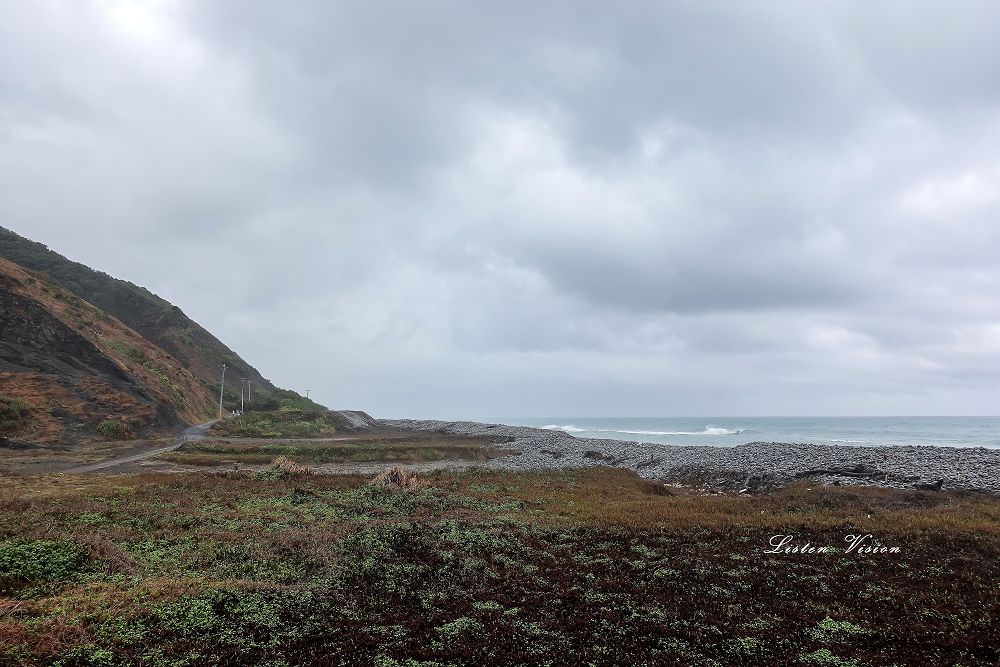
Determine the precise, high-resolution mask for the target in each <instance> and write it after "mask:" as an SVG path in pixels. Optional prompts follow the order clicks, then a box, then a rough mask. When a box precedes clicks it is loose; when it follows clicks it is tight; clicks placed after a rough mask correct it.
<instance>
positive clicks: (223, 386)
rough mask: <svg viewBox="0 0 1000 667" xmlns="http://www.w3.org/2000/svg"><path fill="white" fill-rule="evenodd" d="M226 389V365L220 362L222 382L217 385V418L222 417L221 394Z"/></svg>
mask: <svg viewBox="0 0 1000 667" xmlns="http://www.w3.org/2000/svg"><path fill="white" fill-rule="evenodd" d="M225 391H226V365H225V364H222V384H220V385H219V419H222V394H223V392H225Z"/></svg>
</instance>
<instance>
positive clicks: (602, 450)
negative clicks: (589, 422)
mask: <svg viewBox="0 0 1000 667" xmlns="http://www.w3.org/2000/svg"><path fill="white" fill-rule="evenodd" d="M378 423H379V424H380V425H382V426H384V427H386V428H393V429H405V430H417V431H440V432H444V433H450V434H456V435H482V436H491V437H495V438H497V439H498V440H499V441H502V442H503V443H504V445H503V447H504V448H505V449H512V450H517V451H519V452H520V454H519V455H514V456H505V457H501V458H497V459H493V460H491V461H489V462H488V463H486V464H484V466H486V467H489V468H497V469H507V470H531V469H542V468H569V467H582V466H594V465H605V466H615V467H621V468H628V469H630V470H634V471H636V472H637V473H638V474H640V475H642V476H643V477H646V478H649V479H657V480H664V481H668V482H670V481H675V482H676V481H681V482H687V483H693V484H697V485H701V486H704V487H707V488H711V489H717V490H733V489H735V490H739V491H752V490H754V489H757V488H763V487H767V486H774V485H777V484H783V483H786V482H788V481H790V480H793V479H795V478H807V479H813V480H816V481H817V482H818V483H824V484H865V485H877V486H887V487H894V488H924V489H929V490H937V489H941V488H944V489H979V490H984V491H989V492H992V493H1000V449H988V448H984V447H933V446H893V447H855V446H848V445H842V446H836V445H813V444H805V443H776V442H751V443H747V444H744V445H739V446H736V447H712V446H704V445H691V446H678V445H664V444H656V443H644V442H636V441H628V442H626V441H621V440H606V439H596V438H577V437H574V436H572V435H570V434H568V433H565V432H563V431H557V430H547V429H539V428H531V427H526V426H507V425H504V424H483V423H478V422H467V421H454V422H449V421H436V420H412V419H391V420H378Z"/></svg>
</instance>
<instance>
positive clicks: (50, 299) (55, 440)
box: [0, 259, 216, 445]
mask: <svg viewBox="0 0 1000 667" xmlns="http://www.w3.org/2000/svg"><path fill="white" fill-rule="evenodd" d="M0 312H2V313H3V317H2V318H0V431H2V432H0V437H7V438H9V439H10V440H11V441H13V442H15V443H17V442H23V443H32V444H41V445H61V444H71V443H75V442H80V441H81V440H85V439H107V438H112V439H114V438H128V437H140V436H146V435H150V434H155V433H161V432H166V431H172V430H174V429H176V428H179V427H180V426H182V425H184V424H193V423H198V422H203V421H205V420H207V419H210V418H211V417H212V416H213V415H214V413H215V411H216V403H215V400H216V399H215V398H214V396H213V394H212V392H211V391H210V389H209V388H208V387H207V386H206V385H205V383H204V382H203V381H201V379H200V378H198V377H196V376H195V375H194V374H193V373H192V372H190V371H189V370H187V369H185V368H184V367H183V366H182V365H181V364H180V363H179V362H178V361H177V360H176V359H175V358H173V357H172V356H171V355H169V354H167V353H166V352H164V351H163V350H161V349H160V348H158V347H157V346H155V345H153V344H151V343H150V342H149V341H147V340H146V339H145V338H143V337H142V336H141V335H139V334H138V333H136V332H135V331H133V330H132V329H130V328H129V327H127V326H125V325H124V324H123V323H122V322H120V321H119V320H117V319H116V318H114V317H112V316H111V315H108V314H107V313H105V312H103V311H101V310H99V309H98V308H96V307H94V306H93V305H91V304H89V303H87V302H85V301H83V300H82V299H80V298H79V297H77V296H76V295H74V294H72V293H70V292H69V291H68V290H66V289H64V288H62V287H61V286H60V285H59V284H57V283H56V282H55V281H54V280H52V279H51V278H49V277H48V276H45V275H43V274H34V273H31V272H28V271H26V270H25V269H24V268H22V267H20V266H18V265H16V264H14V263H12V262H10V261H7V260H4V259H0Z"/></svg>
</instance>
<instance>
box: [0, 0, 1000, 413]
mask: <svg viewBox="0 0 1000 667" xmlns="http://www.w3.org/2000/svg"><path fill="white" fill-rule="evenodd" d="M0 10H2V15H0V18H2V20H0V202H2V205H0V206H2V207H0V225H3V226H6V227H9V228H12V229H13V230H15V231H17V232H19V233H20V234H23V235H25V236H28V237H31V238H33V239H35V240H38V241H42V242H43V243H46V244H48V245H49V246H51V247H52V248H54V249H55V250H57V251H59V252H61V253H63V254H66V255H68V256H70V257H71V258H74V259H78V260H80V261H83V262H85V263H87V264H89V265H90V266H93V267H95V268H99V269H102V270H105V271H107V272H109V273H111V274H113V275H115V276H118V277H122V278H126V279H128V280H131V281H132V282H135V283H138V284H142V285H145V286H147V287H149V288H150V289H152V290H153V291H155V292H157V293H159V294H160V295H161V296H163V297H165V298H166V299H168V300H170V301H171V302H173V303H176V304H177V305H179V306H180V307H181V308H183V309H184V310H185V311H186V312H187V313H188V314H189V315H190V316H192V317H193V318H194V319H196V320H197V321H199V322H200V323H202V324H203V325H205V326H206V327H207V328H208V329H210V330H211V331H212V332H213V333H215V334H216V335H217V336H219V338H221V339H222V340H224V341H225V342H226V343H228V344H229V345H230V346H232V347H233V348H234V349H235V350H236V351H237V352H239V353H240V354H241V355H243V356H244V357H245V358H246V359H247V360H248V361H250V362H251V363H253V364H254V365H256V366H257V367H258V368H259V369H260V370H261V372H263V373H264V375H265V376H267V377H269V378H271V379H272V380H274V381H275V382H276V383H278V384H281V385H285V386H290V387H293V388H295V389H298V390H300V391H303V390H305V389H311V390H312V392H313V396H314V397H316V398H318V399H319V400H320V401H322V402H325V403H327V404H328V405H331V406H333V407H352V408H361V409H367V410H369V411H371V412H373V413H375V414H377V415H379V416H401V417H402V416H414V417H416V416H426V417H440V418H460V417H504V416H545V415H553V416H556V415H560V416H579V415H621V416H628V415H647V416H670V415H744V414H751V415H752V414H758V415H787V414H806V415H821V414H997V413H998V412H1000V38H998V36H997V26H1000V3H997V2H994V1H992V0H987V1H983V2H955V1H952V2H939V1H934V2H919V1H915V0H907V1H901V2H871V1H865V2H846V1H840V0H838V1H837V2H805V1H803V0H794V1H789V2H763V1H761V2H734V1H726V2H706V1H705V0H695V1H691V2H657V3H643V2H594V3H585V2H565V3H547V2H538V1H535V0H533V1H532V2H524V3H520V2H512V1H510V0H504V1H502V2H469V1H467V0H461V1H456V2H392V3H382V2H373V1H372V0H364V1H361V2H336V1H330V0H321V1H320V0H318V1H316V2H305V1H296V2H289V3H286V2H264V1H259V2H246V1H245V0H239V1H237V0H229V1H220V2H213V1H211V0H190V1H183V0H178V1H174V2H171V1H153V2H127V1H117V0H107V1H104V2H97V1H94V2H87V1H82V0H66V1H65V2H55V1H51V0H32V1H31V2H27V1H23V0H0Z"/></svg>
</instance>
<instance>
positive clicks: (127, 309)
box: [0, 227, 298, 408]
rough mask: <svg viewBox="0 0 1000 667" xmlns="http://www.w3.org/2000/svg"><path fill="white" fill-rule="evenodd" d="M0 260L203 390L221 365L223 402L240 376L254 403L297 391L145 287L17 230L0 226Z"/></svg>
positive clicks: (232, 396)
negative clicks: (85, 307)
mask: <svg viewBox="0 0 1000 667" xmlns="http://www.w3.org/2000/svg"><path fill="white" fill-rule="evenodd" d="M0 258H5V259H7V260H10V261H11V262H14V263H15V264H18V265H20V266H21V267H24V268H26V269H28V270H30V271H37V272H41V273H45V274H47V275H48V276H50V277H51V278H52V279H53V280H55V281H56V282H57V283H58V284H59V285H61V286H62V287H63V288H64V289H66V290H68V291H69V292H71V293H72V294H73V295H75V296H76V297H79V298H80V299H83V300H84V301H87V302H89V303H91V304H93V305H94V306H96V307H97V308H99V309H100V310H103V311H104V312H105V313H107V314H109V315H111V316H112V317H114V318H115V319H117V320H119V321H120V322H122V323H123V324H125V325H126V326H127V327H129V328H131V329H134V330H135V331H136V332H138V333H139V334H141V335H142V336H143V337H145V338H146V339H147V340H148V341H150V342H152V343H153V344H154V345H156V346H158V347H159V348H161V349H162V350H163V351H165V352H167V353H168V354H169V355H170V356H172V357H174V359H176V360H177V362H179V363H180V365H181V366H183V367H184V368H186V369H188V370H189V371H190V372H191V373H192V374H193V375H194V376H195V377H196V378H198V380H200V381H201V382H202V383H203V384H205V385H207V386H208V387H209V389H211V390H213V391H215V392H218V390H219V374H220V368H221V366H222V364H223V363H225V364H226V365H227V366H228V367H229V369H230V371H229V372H228V373H227V375H226V395H227V402H230V401H231V402H232V403H238V402H239V400H238V397H239V395H240V378H249V379H250V381H251V383H252V387H253V392H254V397H255V399H256V403H257V405H258V407H261V408H268V407H271V408H273V407H276V406H277V401H278V400H279V399H280V398H283V397H284V398H288V397H297V396H298V395H297V394H294V393H292V392H286V391H281V390H278V389H277V388H276V387H275V386H274V385H273V384H271V382H269V381H268V380H267V379H265V378H264V377H263V376H262V375H261V374H260V373H259V372H258V371H257V369H255V368H254V367H253V366H251V365H250V364H248V363H247V362H245V361H244V360H243V359H241V358H240V357H239V355H237V354H236V353H235V352H233V351H232V350H231V349H229V348H228V347H227V346H226V345H224V344H223V343H222V342H221V341H220V340H219V339H218V338H216V337H215V336H213V335H212V334H211V333H209V332H208V331H206V330H205V329H204V328H203V327H201V326H200V325H199V324H198V323H197V322H194V321H193V320H191V319H190V318H189V317H188V316H187V315H185V314H184V312H183V311H182V310H181V309H180V308H178V307H176V306H174V305H172V304H171V303H169V302H167V301H166V300H164V299H162V298H160V297H158V296H157V295H155V294H153V293H152V292H150V291H149V290H147V289H145V288H143V287H139V286H138V285H134V284H132V283H130V282H127V281H124V280H119V279H117V278H113V277H112V276H109V275H107V274H106V273H102V272H100V271H95V270H93V269H91V268H89V267H87V266H84V265H83V264H80V263H78V262H74V261H71V260H69V259H66V258H65V257H63V256H62V255H60V254H58V253H56V252H53V251H52V250H49V249H48V248H47V247H46V246H44V245H43V244H41V243H36V242H34V241H31V240H29V239H26V238H24V237H22V236H19V235H18V234H16V233H14V232H12V231H10V230H8V229H5V228H3V227H0Z"/></svg>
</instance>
